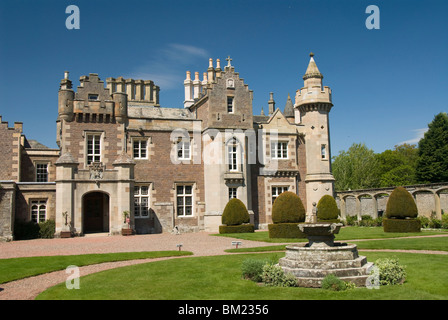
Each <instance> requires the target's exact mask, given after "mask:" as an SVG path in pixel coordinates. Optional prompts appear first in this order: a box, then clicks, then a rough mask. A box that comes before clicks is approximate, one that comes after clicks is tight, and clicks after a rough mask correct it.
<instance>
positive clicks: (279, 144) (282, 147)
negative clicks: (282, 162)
mask: <svg viewBox="0 0 448 320" xmlns="http://www.w3.org/2000/svg"><path fill="white" fill-rule="evenodd" d="M271 158H272V159H288V142H286V141H273V142H271Z"/></svg>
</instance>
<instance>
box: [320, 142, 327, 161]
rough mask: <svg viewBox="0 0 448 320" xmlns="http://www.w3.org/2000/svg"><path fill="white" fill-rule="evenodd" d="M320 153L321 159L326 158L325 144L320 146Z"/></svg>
mask: <svg viewBox="0 0 448 320" xmlns="http://www.w3.org/2000/svg"><path fill="white" fill-rule="evenodd" d="M320 154H321V158H322V159H327V146H326V145H325V144H322V145H321V146H320Z"/></svg>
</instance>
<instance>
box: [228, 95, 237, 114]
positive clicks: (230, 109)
mask: <svg viewBox="0 0 448 320" xmlns="http://www.w3.org/2000/svg"><path fill="white" fill-rule="evenodd" d="M234 102H235V99H234V97H227V112H228V113H234V112H235V105H234Z"/></svg>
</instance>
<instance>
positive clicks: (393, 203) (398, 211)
mask: <svg viewBox="0 0 448 320" xmlns="http://www.w3.org/2000/svg"><path fill="white" fill-rule="evenodd" d="M417 215H418V210H417V205H416V204H415V201H414V198H413V197H412V195H411V194H410V193H409V192H408V191H407V190H406V189H405V188H403V187H397V188H395V189H394V191H392V193H391V194H390V196H389V200H388V201H387V205H386V217H387V218H395V219H405V218H417Z"/></svg>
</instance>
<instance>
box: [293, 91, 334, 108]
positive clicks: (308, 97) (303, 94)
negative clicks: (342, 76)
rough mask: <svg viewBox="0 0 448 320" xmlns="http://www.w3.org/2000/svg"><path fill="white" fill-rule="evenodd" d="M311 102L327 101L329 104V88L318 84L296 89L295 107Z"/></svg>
mask: <svg viewBox="0 0 448 320" xmlns="http://www.w3.org/2000/svg"><path fill="white" fill-rule="evenodd" d="M311 103H329V104H331V103H332V102H331V89H330V87H324V88H323V90H322V88H321V87H320V86H315V87H307V88H302V89H299V90H297V91H296V97H295V107H298V106H301V105H303V104H311Z"/></svg>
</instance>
